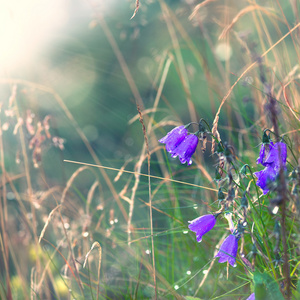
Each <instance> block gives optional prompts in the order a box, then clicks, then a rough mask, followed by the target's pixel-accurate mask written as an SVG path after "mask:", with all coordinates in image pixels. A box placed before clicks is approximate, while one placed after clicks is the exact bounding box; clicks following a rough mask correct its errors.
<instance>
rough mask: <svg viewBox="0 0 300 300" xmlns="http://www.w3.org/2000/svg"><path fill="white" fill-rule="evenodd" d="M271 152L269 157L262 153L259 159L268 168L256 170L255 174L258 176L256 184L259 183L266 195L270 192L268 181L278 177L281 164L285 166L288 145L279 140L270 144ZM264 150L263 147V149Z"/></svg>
mask: <svg viewBox="0 0 300 300" xmlns="http://www.w3.org/2000/svg"><path fill="white" fill-rule="evenodd" d="M269 147H270V148H269V152H268V154H267V157H266V158H264V157H265V154H261V153H260V156H259V158H258V159H257V161H259V162H260V163H261V164H262V165H263V166H265V167H266V168H265V169H264V170H262V171H259V172H255V173H254V175H255V176H256V177H257V182H256V185H258V186H259V187H260V188H261V189H262V190H263V193H264V195H265V194H267V193H268V192H269V188H268V182H272V181H274V180H275V179H276V177H277V175H278V173H279V170H280V166H282V167H283V168H285V166H286V157H287V147H286V144H285V143H283V142H278V143H276V144H273V143H272V142H270V144H269ZM261 152H262V149H261Z"/></svg>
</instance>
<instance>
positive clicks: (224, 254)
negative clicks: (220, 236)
mask: <svg viewBox="0 0 300 300" xmlns="http://www.w3.org/2000/svg"><path fill="white" fill-rule="evenodd" d="M237 250H238V238H237V237H236V236H235V235H234V234H231V235H229V236H228V237H227V238H226V239H225V241H224V242H223V244H222V245H221V247H220V250H219V252H218V253H217V255H216V256H215V257H220V258H219V263H223V262H225V261H228V262H229V263H230V264H231V265H232V266H233V267H235V266H236V264H235V260H236V255H237Z"/></svg>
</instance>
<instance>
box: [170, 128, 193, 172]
mask: <svg viewBox="0 0 300 300" xmlns="http://www.w3.org/2000/svg"><path fill="white" fill-rule="evenodd" d="M198 141H199V139H198V136H197V135H196V134H189V135H188V136H186V137H185V139H184V140H183V141H182V142H181V143H180V144H179V145H178V146H177V147H176V148H175V149H174V150H172V151H171V155H172V157H177V156H178V157H179V160H180V162H181V163H182V164H184V163H187V164H188V166H189V165H191V164H192V159H191V157H192V155H193V154H194V153H195V151H196V148H197V145H198Z"/></svg>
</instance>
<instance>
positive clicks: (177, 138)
mask: <svg viewBox="0 0 300 300" xmlns="http://www.w3.org/2000/svg"><path fill="white" fill-rule="evenodd" d="M187 134H188V131H187V129H186V126H184V125H181V126H178V127H175V128H174V129H173V130H171V131H170V132H168V134H167V135H166V136H164V137H163V138H161V139H160V140H159V142H160V143H162V144H166V150H167V151H168V152H170V153H172V151H173V150H174V149H175V148H176V147H177V146H179V144H180V143H181V142H182V141H183V140H184V139H185V137H186V136H187Z"/></svg>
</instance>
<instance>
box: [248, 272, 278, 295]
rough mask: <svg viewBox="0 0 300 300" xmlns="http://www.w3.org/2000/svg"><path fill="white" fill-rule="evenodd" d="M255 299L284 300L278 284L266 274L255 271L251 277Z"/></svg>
mask: <svg viewBox="0 0 300 300" xmlns="http://www.w3.org/2000/svg"><path fill="white" fill-rule="evenodd" d="M253 281H254V290H255V299H257V300H264V299H274V300H284V298H283V296H282V294H281V292H280V289H279V286H278V283H277V282H276V281H275V280H274V278H272V277H271V276H270V275H269V274H268V273H260V272H259V271H256V272H255V273H254V276H253Z"/></svg>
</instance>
